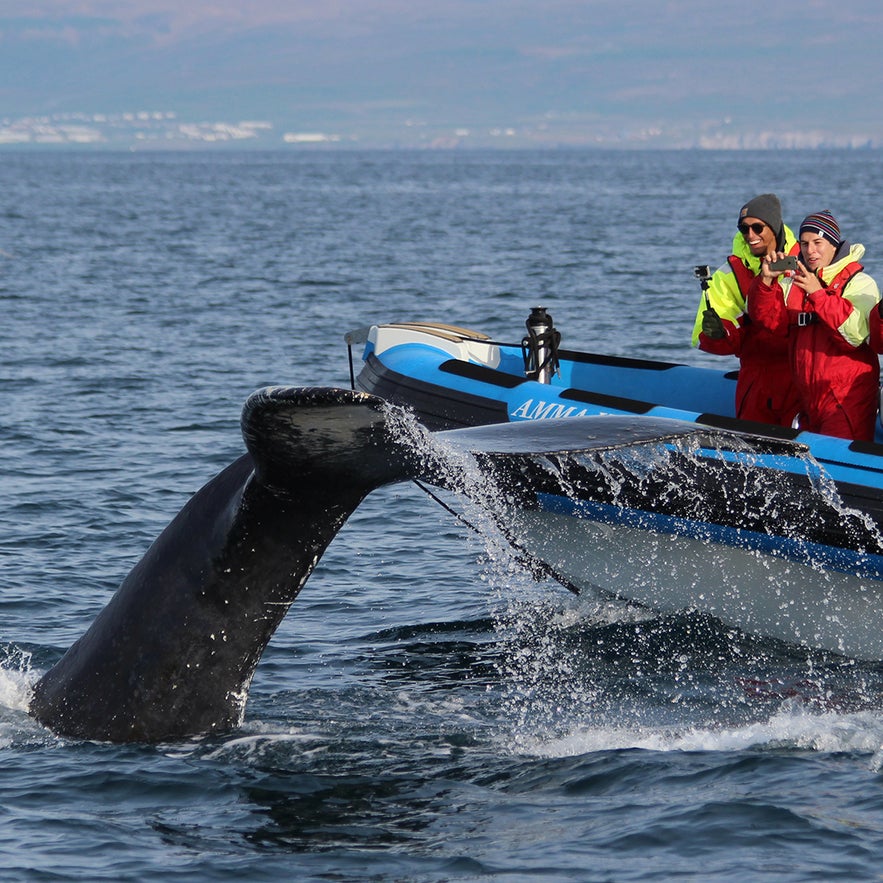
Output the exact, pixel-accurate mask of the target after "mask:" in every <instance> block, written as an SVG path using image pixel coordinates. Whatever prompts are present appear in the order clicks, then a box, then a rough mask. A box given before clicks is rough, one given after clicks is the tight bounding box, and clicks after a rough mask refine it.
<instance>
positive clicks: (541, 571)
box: [411, 478, 580, 595]
mask: <svg viewBox="0 0 883 883" xmlns="http://www.w3.org/2000/svg"><path fill="white" fill-rule="evenodd" d="M411 481H412V482H413V483H414V484H415V485H417V487H418V488H420V490H421V491H423V493H424V494H426V495H427V496H428V497H429V498H430V499H431V500H434V501H435V502H436V503H438V505H439V506H441V507H442V509H444V510H445V511H446V512H447V513H448V514H450V515H453V516H454V518H456V519H457V521H459V522H460V524H462V525H464V526H465V527H468V528H469V529H470V530H471V531H474V532H475V533H477V534H478V535H479V536H481V533H482V532H481V530H480V529H479V528H478V527H476V526H475V525H474V524H473V523H472V522H471V521H469V520H468V519H467V518H465V517H464V516H463V515H462V513H460V512H458V511H457V510H456V509H454V508H453V506H449V505H448V504H447V503H446V502H445V501H444V500H443V499H442V498H441V497H440V496H439V495H438V494H436V493H435V492H434V491H433V490H431V489H430V488H428V487H427V486H426V485H425V484H423V482H422V481H420V480H419V479H416V478H412V479H411ZM498 526H499V527H500V530H502V531H503V534H504V535H505V537H506V539H507V540H508V542H509V543H510V544H511V545H512V548H513V549H515V551H516V553H517V554H516V556H515V560H516V561H517V562H518V564H520V565H521V566H522V567H524V568H525V569H526V570H527V571H529V572H530V574H531V575H532V576H533V578H534V579H535V580H537V581H538V582H539V580H541V579H543V578H544V577H549V578H551V579H554V580H555V581H556V582H558V583H560V584H561V585H562V586H564V588H565V589H567V590H568V591H569V592H573V594H574V595H578V594H579V593H580V591H579V588H578V587H577V586H575V585H574V584H573V583H572V582H571V581H570V580H568V579H565V578H564V577H563V576H561V575H560V574H558V573H556V572H555V571H554V570H553V569H552V567H551V566H550V565H548V564H547V563H546V562H545V561H542V560H541V559H539V558H537V557H536V556H535V555H531V554H530V552H528V551H527V550H526V549H522V548H521V546H519V545H518V543H517V542H516V540H515V538H514V537H513V536H512V535H511V534H509V532H508V531H506V530H505V529H504V528H503V526H502V525H499V524H498Z"/></svg>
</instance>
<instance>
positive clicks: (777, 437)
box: [355, 325, 883, 659]
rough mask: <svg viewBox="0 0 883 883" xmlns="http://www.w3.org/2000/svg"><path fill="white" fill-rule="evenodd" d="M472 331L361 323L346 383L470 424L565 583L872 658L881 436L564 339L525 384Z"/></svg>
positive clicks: (441, 423)
mask: <svg viewBox="0 0 883 883" xmlns="http://www.w3.org/2000/svg"><path fill="white" fill-rule="evenodd" d="M472 335H474V332H467V331H463V330H462V329H454V330H453V332H451V331H446V332H445V334H444V335H442V336H441V337H440V338H438V339H437V338H436V337H435V334H434V331H433V327H432V326H422V325H418V326H375V327H374V328H372V329H371V332H370V333H369V334H368V336H367V339H366V348H365V352H364V357H363V358H364V367H363V369H362V371H361V372H360V374H359V376H358V378H356V380H355V382H356V385H357V386H358V387H359V388H360V389H363V390H364V391H367V392H371V393H373V394H375V395H379V396H381V397H383V398H385V399H386V400H387V401H391V402H393V403H395V404H399V405H402V406H405V407H407V408H408V409H409V410H411V411H412V412H413V413H414V414H415V416H416V417H417V419H418V420H420V421H421V422H422V423H424V425H426V426H427V427H428V428H430V429H434V430H439V429H441V430H444V429H450V428H451V427H460V428H461V430H462V432H457V431H453V432H441V433H439V435H440V436H442V437H443V436H450V437H451V438H455V437H456V438H457V439H458V440H457V444H463V445H465V446H466V447H467V448H468V447H469V444H470V442H469V437H470V434H471V437H472V438H473V440H474V445H475V453H476V456H477V458H478V460H479V462H483V465H482V468H483V469H484V470H485V471H486V472H487V473H488V474H492V475H493V477H494V481H495V482H497V485H498V487H500V488H502V489H503V491H502V493H503V495H505V497H506V498H507V499H508V500H510V501H514V503H512V504H511V505H509V506H507V507H505V508H502V507H500V505H499V502H498V501H495V500H493V499H486V500H484V505H485V506H486V507H487V508H489V509H491V510H494V509H495V510H496V511H494V515H495V517H496V519H497V521H498V523H499V524H500V525H501V527H502V528H503V529H504V531H505V532H506V533H507V536H508V537H509V539H510V540H511V541H512V542H513V544H514V545H516V546H517V547H518V548H519V549H521V550H523V551H526V552H527V553H529V554H530V555H531V556H532V557H534V558H535V559H537V560H539V561H541V562H544V564H545V566H547V567H548V568H549V569H550V570H551V572H552V573H553V574H554V575H556V576H557V577H558V578H559V579H561V581H562V582H564V583H565V584H568V585H571V586H573V587H576V588H577V589H579V590H586V589H598V590H601V591H603V592H608V593H612V594H614V595H616V596H618V597H621V598H623V599H626V600H629V601H633V602H637V603H640V604H642V605H646V606H647V607H650V608H652V609H654V610H659V611H663V612H673V611H678V610H684V609H695V610H700V611H703V612H707V613H710V614H712V615H715V616H718V617H719V618H720V619H722V620H723V621H724V622H727V623H730V624H732V625H735V626H738V627H740V628H743V629H745V630H746V631H749V632H753V633H756V634H762V635H767V636H770V637H774V638H779V639H782V640H785V641H789V642H794V643H798V644H805V645H807V646H811V647H817V648H822V649H825V650H830V651H834V652H838V653H844V654H847V655H851V656H856V657H859V658H866V659H879V658H883V637H881V636H883V608H881V605H880V601H881V597H880V596H881V592H883V446H881V445H878V444H869V443H857V442H850V441H848V440H844V439H834V438H830V437H825V436H819V435H813V434H809V433H799V432H797V431H796V430H793V429H790V428H785V427H773V426H766V425H762V424H753V423H747V422H745V421H739V420H736V419H735V417H734V416H733V413H732V407H733V404H732V403H733V399H734V393H735V379H736V378H735V375H734V374H729V373H726V372H719V371H712V370H708V369H701V368H690V367H687V366H678V365H672V364H669V363H657V362H648V361H642V360H633V359H619V358H614V357H607V356H601V355H592V354H580V353H568V352H564V353H562V354H561V356H562V359H561V373H560V376H558V377H556V378H555V380H554V381H553V382H552V383H550V384H540V383H537V382H535V381H533V380H530V379H528V378H526V377H525V376H524V375H523V372H520V370H519V368H520V366H519V365H518V360H519V359H520V353H519V352H518V350H517V348H516V347H512V346H508V347H507V346H506V345H504V344H494V343H493V342H490V341H489V340H488V339H487V338H484V337H483V336H481V335H475V336H472ZM617 421H618V422H617ZM499 424H509V425H508V426H500V425H499ZM470 426H471V427H480V426H488V427H490V428H489V429H488V432H491V428H492V437H487V438H482V434H481V433H482V430H481V429H480V428H474V429H471V430H469V429H464V428H465V427H470ZM507 434H511V437H512V439H513V441H512V445H513V451H514V450H515V449H516V448H517V449H518V451H519V453H518V454H517V455H515V454H512V455H511V456H506V455H505V449H506V445H507V444H508V442H507V441H506V436H507ZM586 439H589V441H588V442H587V441H586ZM501 449H502V451H503V454H502V455H501ZM489 450H493V451H495V452H496V453H495V455H494V457H492V458H491V459H489V460H488V459H484V461H483V460H482V458H483V457H485V454H486V452H487V451H489ZM575 452H576V453H575ZM501 498H502V497H501Z"/></svg>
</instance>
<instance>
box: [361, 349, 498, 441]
mask: <svg viewBox="0 0 883 883" xmlns="http://www.w3.org/2000/svg"><path fill="white" fill-rule="evenodd" d="M488 370H490V369H488ZM356 385H357V386H358V388H359V389H360V390H362V391H363V392H368V393H372V394H373V395H376V396H380V398H382V399H386V400H387V401H388V402H392V403H393V404H395V405H402V406H404V407H407V408H409V409H410V410H413V411H414V412H415V413H416V414H417V417H418V418H419V420H420V422H421V423H422V424H423V425H424V426H426V428H427V429H429V430H432V431H435V430H438V429H460V428H462V427H464V426H478V425H482V424H485V423H507V422H508V420H509V414H508V412H507V410H506V404H505V402H501V401H499V400H497V399H488V398H484V397H483V396H476V395H471V394H470V393H465V392H461V391H459V390H450V389H446V388H445V387H442V386H438V385H436V384H433V383H426V382H424V381H422V380H415V379H414V378H413V377H408V376H407V375H405V374H399V373H398V372H396V371H391V370H390V369H389V368H387V367H386V365H384V364H383V362H381V361H380V359H378V358H377V356H375V355H374V354H373V353H371V354H369V356H368V358H367V359H366V360H365V364H364V366H363V367H362V370H361V371H360V372H359V375H358V377H357V378H356Z"/></svg>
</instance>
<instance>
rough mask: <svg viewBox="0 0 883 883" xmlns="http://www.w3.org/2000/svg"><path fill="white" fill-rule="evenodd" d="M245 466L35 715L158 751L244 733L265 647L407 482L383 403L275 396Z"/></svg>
mask: <svg viewBox="0 0 883 883" xmlns="http://www.w3.org/2000/svg"><path fill="white" fill-rule="evenodd" d="M242 430H243V436H244V438H245V442H246V447H247V449H248V453H247V454H245V455H243V456H242V457H240V458H239V459H238V460H236V461H235V462H234V463H232V464H231V465H230V466H228V467H227V468H226V469H224V470H223V471H222V472H221V473H219V474H218V475H217V476H216V477H215V478H214V479H212V480H211V481H210V482H209V483H208V484H206V485H205V486H204V487H203V488H202V489H201V490H200V491H198V492H197V493H196V494H195V495H194V496H193V497H192V498H191V499H190V501H189V502H188V503H187V504H186V505H185V506H184V508H183V509H182V510H181V512H180V513H179V514H178V515H177V516H176V517H175V519H174V520H173V521H172V522H171V523H170V524H169V525H168V527H166V528H165V530H164V531H163V532H162V534H161V535H160V536H159V537H158V538H157V539H156V541H155V542H154V543H153V545H152V546H151V547H150V548H149V549H148V551H147V552H146V554H145V555H144V557H143V558H142V559H141V561H140V562H139V563H138V564H137V565H136V566H135V567H134V569H133V570H132V571H131V573H129V575H128V576H127V577H126V579H125V580H124V581H123V583H122V584H121V585H120V587H119V589H118V590H117V592H116V593H115V594H114V596H113V597H112V598H111V600H110V601H109V602H108V604H107V606H106V607H105V608H104V610H102V612H101V613H100V614H99V615H98V616H97V617H96V619H95V621H94V622H93V623H92V625H91V626H90V627H89V629H88V630H87V632H86V633H85V634H84V635H83V637H81V638H80V639H79V640H78V641H76V643H74V644H73V646H71V648H70V649H69V650H68V651H67V653H65V655H64V656H63V657H62V658H61V660H59V662H58V663H57V664H56V665H55V666H54V667H53V668H51V669H50V670H49V671H48V672H47V673H46V674H45V675H44V676H43V677H42V679H40V680H39V681H38V682H37V684H36V686H35V689H34V695H33V698H32V701H31V705H30V711H31V714H32V715H33V716H34V717H35V718H36V719H37V720H38V721H40V722H41V723H42V724H44V725H45V726H47V727H49V728H50V729H52V730H54V731H55V732H57V733H59V734H62V735H66V736H72V737H76V738H81V739H95V740H104V741H114V742H129V741H144V742H158V741H169V740H178V739H181V738H185V737H188V736H194V735H199V734H206V733H213V732H220V731H224V730H227V729H230V728H232V727H235V726H238V725H239V724H240V722H241V720H242V715H243V712H244V708H245V700H246V697H247V692H248V686H249V683H250V681H251V678H252V675H253V674H254V670H255V667H256V666H257V664H258V661H259V660H260V658H261V655H262V653H263V651H264V648H265V647H266V645H267V642H268V641H269V640H270V637H271V636H272V634H273V632H274V631H275V629H276V627H277V626H278V625H279V623H280V622H281V621H282V619H283V617H284V616H285V614H286V612H287V611H288V608H289V606H290V605H291V603H292V601H294V599H295V597H296V596H297V594H298V592H299V591H300V589H301V588H302V587H303V585H304V583H305V582H306V580H307V577H308V576H309V575H310V573H311V572H312V570H313V568H314V567H315V566H316V564H317V563H318V561H319V558H320V557H321V555H322V553H323V552H324V550H325V548H326V547H327V545H328V543H330V542H331V540H332V539H333V538H334V536H335V534H336V533H337V532H338V531H339V530H340V528H341V527H342V526H343V524H344V522H345V521H346V519H347V518H348V517H349V515H350V514H351V513H352V512H353V510H354V509H355V508H356V507H357V506H358V505H359V503H360V501H361V500H362V499H363V498H364V497H365V495H366V494H368V493H369V492H370V491H371V490H372V489H374V488H375V487H378V486H379V485H381V484H385V483H388V482H390V481H396V480H399V479H401V478H404V477H406V467H405V465H404V457H403V456H401V449H400V447H399V446H398V445H397V443H396V442H395V441H394V440H392V439H390V438H388V437H387V435H388V427H387V426H386V423H385V420H384V416H383V403H382V401H381V400H380V399H378V398H376V397H374V396H370V395H367V394H365V393H357V392H351V391H349V390H341V389H293V388H270V389H266V390H261V391H259V392H257V393H254V394H253V395H252V396H251V397H250V398H249V400H248V401H247V402H246V404H245V407H244V409H243V416H242Z"/></svg>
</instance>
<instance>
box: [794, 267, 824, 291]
mask: <svg viewBox="0 0 883 883" xmlns="http://www.w3.org/2000/svg"><path fill="white" fill-rule="evenodd" d="M794 284H795V285H796V286H797V287H798V288H802V289H803V290H804V291H805V292H806V293H807V294H812V293H813V292H814V291H821V290H822V288H824V286H823V285H822V282H821V280H820V279H819V277H818V276H816V274H815V273H813V272H812V270H810V269H808V268H807V267H805V266H804V265H803V264H798V265H797V269H796V270H795V271H794Z"/></svg>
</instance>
